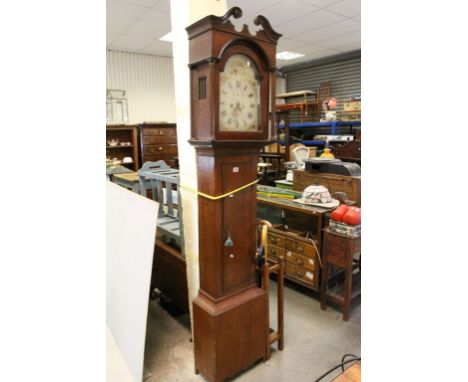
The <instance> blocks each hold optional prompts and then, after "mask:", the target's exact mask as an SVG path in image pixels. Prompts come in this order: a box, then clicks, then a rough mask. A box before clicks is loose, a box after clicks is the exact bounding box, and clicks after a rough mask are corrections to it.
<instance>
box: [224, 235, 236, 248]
mask: <svg viewBox="0 0 468 382" xmlns="http://www.w3.org/2000/svg"><path fill="white" fill-rule="evenodd" d="M224 246H225V247H233V246H234V242H233V241H232V239H231V234H230V233H229V232H228V233H227V239H226V241H225V242H224Z"/></svg>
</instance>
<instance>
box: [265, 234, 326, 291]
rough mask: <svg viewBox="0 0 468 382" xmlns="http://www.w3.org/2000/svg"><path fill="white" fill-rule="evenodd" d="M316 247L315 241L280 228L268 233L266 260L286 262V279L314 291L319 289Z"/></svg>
mask: <svg viewBox="0 0 468 382" xmlns="http://www.w3.org/2000/svg"><path fill="white" fill-rule="evenodd" d="M312 241H313V243H312ZM314 244H315V245H314ZM316 247H317V248H318V243H317V241H316V240H313V239H309V238H306V235H305V234H303V233H301V232H298V231H294V230H284V229H283V228H282V226H275V227H273V228H271V229H270V230H269V231H268V252H267V256H268V259H270V260H272V261H274V262H276V261H277V260H278V259H284V260H286V273H285V276H286V278H288V279H291V280H292V281H294V282H297V283H299V284H301V285H304V286H306V287H309V288H311V289H314V290H318V289H319V268H320V266H319V259H318V256H319V254H318V253H317V249H316Z"/></svg>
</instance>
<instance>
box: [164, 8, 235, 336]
mask: <svg viewBox="0 0 468 382" xmlns="http://www.w3.org/2000/svg"><path fill="white" fill-rule="evenodd" d="M226 11H227V4H226V0H171V23H172V34H173V43H172V52H173V57H174V78H175V99H176V113H177V145H178V156H179V166H180V183H181V184H184V185H188V186H190V187H192V188H194V189H198V187H197V166H196V156H195V149H194V148H193V147H192V146H191V145H190V144H189V143H188V140H189V139H190V72H189V68H188V63H189V48H188V46H189V44H188V35H187V31H186V30H185V28H186V27H188V26H189V25H191V24H193V23H194V22H195V21H197V20H200V19H201V18H203V17H205V16H208V15H216V16H222V15H224V14H225V13H226ZM181 196H182V209H183V225H184V226H183V229H184V241H185V258H186V262H187V281H188V291H189V305H190V317H192V301H193V299H194V298H195V297H196V295H197V293H198V289H199V287H200V280H199V273H198V272H199V263H198V201H197V196H196V195H195V194H193V193H191V192H189V191H187V190H185V189H183V188H182V189H181ZM192 329H193V324H192Z"/></svg>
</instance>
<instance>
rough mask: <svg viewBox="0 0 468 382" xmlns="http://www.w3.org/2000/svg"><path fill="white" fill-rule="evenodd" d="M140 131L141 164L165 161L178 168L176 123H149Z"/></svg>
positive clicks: (142, 126)
mask: <svg viewBox="0 0 468 382" xmlns="http://www.w3.org/2000/svg"><path fill="white" fill-rule="evenodd" d="M139 130H140V155H141V161H140V163H142V164H143V163H145V162H148V161H151V162H156V161H158V160H163V161H165V162H166V163H167V164H168V165H169V166H171V167H176V162H175V160H174V157H176V156H177V133H176V131H177V130H176V124H175V123H148V122H144V123H142V124H141V125H140V126H139Z"/></svg>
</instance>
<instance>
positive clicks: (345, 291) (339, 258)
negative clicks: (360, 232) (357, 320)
mask: <svg viewBox="0 0 468 382" xmlns="http://www.w3.org/2000/svg"><path fill="white" fill-rule="evenodd" d="M322 245H323V252H322V253H323V257H322V262H323V271H322V285H321V290H320V300H321V303H320V308H321V309H322V310H326V309H327V301H331V302H333V303H335V304H337V305H341V306H342V308H343V320H344V321H348V319H349V309H350V305H351V300H352V299H353V298H354V297H357V296H359V295H360V294H361V286H360V278H361V277H360V273H359V274H358V275H353V257H354V255H355V254H357V253H360V252H361V237H352V236H347V235H342V234H340V233H336V232H333V231H331V230H330V229H329V228H325V229H324V230H323V241H322ZM330 267H338V268H344V270H345V280H344V284H342V285H338V286H336V287H334V288H333V289H330V290H329V291H328V290H327V289H328V276H329V268H330ZM353 278H354V280H353ZM353 284H354V288H353Z"/></svg>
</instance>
